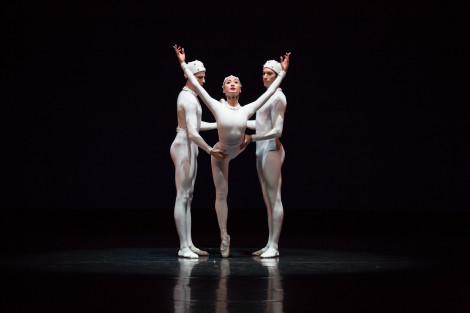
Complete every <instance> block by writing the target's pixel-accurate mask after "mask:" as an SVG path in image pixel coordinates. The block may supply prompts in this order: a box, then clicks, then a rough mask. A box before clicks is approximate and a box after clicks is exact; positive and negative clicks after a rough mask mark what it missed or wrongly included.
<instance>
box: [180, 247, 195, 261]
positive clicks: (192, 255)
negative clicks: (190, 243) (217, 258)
mask: <svg viewBox="0 0 470 313" xmlns="http://www.w3.org/2000/svg"><path fill="white" fill-rule="evenodd" d="M178 256H179V257H181V258H188V259H197V258H199V256H198V255H197V254H196V253H194V252H192V251H191V249H189V248H183V249H180V250H179V251H178Z"/></svg>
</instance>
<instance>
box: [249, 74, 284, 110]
mask: <svg viewBox="0 0 470 313" xmlns="http://www.w3.org/2000/svg"><path fill="white" fill-rule="evenodd" d="M285 75H286V72H284V71H282V70H281V71H280V72H279V75H277V77H276V79H275V80H274V81H273V83H272V84H271V86H269V88H268V90H266V91H265V92H264V93H263V94H262V95H261V97H259V98H258V99H257V100H256V101H255V102H252V103H250V104H247V105H245V106H244V108H245V110H247V112H248V118H250V117H251V116H252V115H253V114H255V113H256V111H258V110H259V109H260V108H261V107H262V106H263V104H265V103H266V102H267V101H268V100H269V98H270V97H271V96H272V95H273V94H274V93H275V92H276V89H277V87H279V85H280V84H281V82H282V79H283V78H284V76H285Z"/></svg>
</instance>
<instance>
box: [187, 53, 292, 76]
mask: <svg viewBox="0 0 470 313" xmlns="http://www.w3.org/2000/svg"><path fill="white" fill-rule="evenodd" d="M183 53H184V49H183ZM289 57H290V52H287V53H286V54H285V55H284V58H282V56H281V67H282V70H283V71H284V72H286V73H287V69H288V68H289Z"/></svg>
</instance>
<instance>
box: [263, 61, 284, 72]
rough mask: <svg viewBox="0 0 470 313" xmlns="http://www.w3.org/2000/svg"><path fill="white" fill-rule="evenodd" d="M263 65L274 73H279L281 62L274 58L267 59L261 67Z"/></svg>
mask: <svg viewBox="0 0 470 313" xmlns="http://www.w3.org/2000/svg"><path fill="white" fill-rule="evenodd" d="M265 67H267V68H270V69H272V70H273V71H274V72H276V74H279V73H280V72H281V71H282V66H281V63H279V62H277V61H274V60H269V61H267V62H266V63H264V65H263V68H265Z"/></svg>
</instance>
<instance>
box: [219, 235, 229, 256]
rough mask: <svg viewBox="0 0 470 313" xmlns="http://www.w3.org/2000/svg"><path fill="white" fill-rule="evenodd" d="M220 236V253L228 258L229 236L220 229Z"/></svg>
mask: <svg viewBox="0 0 470 313" xmlns="http://www.w3.org/2000/svg"><path fill="white" fill-rule="evenodd" d="M220 238H221V239H222V242H221V243H220V253H221V254H222V257H223V258H228V256H229V254H230V236H229V235H228V234H227V231H222V233H221V234H220Z"/></svg>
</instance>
